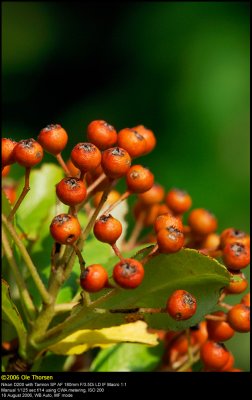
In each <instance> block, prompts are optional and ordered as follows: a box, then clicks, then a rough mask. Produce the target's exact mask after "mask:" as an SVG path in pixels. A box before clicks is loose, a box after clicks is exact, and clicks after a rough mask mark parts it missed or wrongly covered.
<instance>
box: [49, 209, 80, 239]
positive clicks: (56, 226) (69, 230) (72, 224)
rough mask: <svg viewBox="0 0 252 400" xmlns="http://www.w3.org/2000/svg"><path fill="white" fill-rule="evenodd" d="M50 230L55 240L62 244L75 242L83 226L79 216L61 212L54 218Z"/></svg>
mask: <svg viewBox="0 0 252 400" xmlns="http://www.w3.org/2000/svg"><path fill="white" fill-rule="evenodd" d="M50 232H51V235H52V237H53V238H54V240H55V242H57V243H61V244H72V243H74V242H75V241H76V240H77V239H78V238H79V236H80V234H81V226H80V224H79V221H78V219H77V218H75V217H74V216H73V215H70V214H59V215H57V216H56V217H54V218H53V220H52V222H51V225H50Z"/></svg>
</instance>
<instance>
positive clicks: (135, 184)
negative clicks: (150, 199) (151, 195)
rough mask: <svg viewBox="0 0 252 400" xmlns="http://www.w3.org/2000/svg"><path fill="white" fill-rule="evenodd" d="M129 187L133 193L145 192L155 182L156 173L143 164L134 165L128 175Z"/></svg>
mask: <svg viewBox="0 0 252 400" xmlns="http://www.w3.org/2000/svg"><path fill="white" fill-rule="evenodd" d="M126 182H127V186H128V189H129V190H130V191H131V192H133V193H144V192H147V190H150V189H151V188H152V186H153V184H154V175H153V174H152V173H151V172H150V170H148V169H147V168H144V167H143V166H142V165H133V166H132V167H131V168H130V169H129V171H128V172H127V175H126Z"/></svg>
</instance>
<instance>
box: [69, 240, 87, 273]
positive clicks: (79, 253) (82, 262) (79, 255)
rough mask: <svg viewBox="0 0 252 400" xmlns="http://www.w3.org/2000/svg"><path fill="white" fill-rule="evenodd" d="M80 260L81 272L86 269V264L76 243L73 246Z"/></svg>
mask: <svg viewBox="0 0 252 400" xmlns="http://www.w3.org/2000/svg"><path fill="white" fill-rule="evenodd" d="M71 246H72V247H73V249H74V251H75V253H76V255H77V257H78V259H79V263H80V270H81V272H82V271H83V270H84V269H85V265H86V262H85V261H84V258H83V257H82V254H81V251H80V250H79V248H78V247H77V245H76V244H75V243H72V245H71Z"/></svg>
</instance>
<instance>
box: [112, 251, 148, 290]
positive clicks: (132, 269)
mask: <svg viewBox="0 0 252 400" xmlns="http://www.w3.org/2000/svg"><path fill="white" fill-rule="evenodd" d="M113 278H114V281H115V282H116V283H117V285H119V286H120V287H122V288H124V289H135V288H136V287H137V286H139V285H140V284H141V283H142V281H143V278H144V267H143V265H142V264H141V263H140V262H139V261H137V260H134V259H133V258H125V260H123V261H120V262H119V263H118V264H116V265H115V266H114V269H113Z"/></svg>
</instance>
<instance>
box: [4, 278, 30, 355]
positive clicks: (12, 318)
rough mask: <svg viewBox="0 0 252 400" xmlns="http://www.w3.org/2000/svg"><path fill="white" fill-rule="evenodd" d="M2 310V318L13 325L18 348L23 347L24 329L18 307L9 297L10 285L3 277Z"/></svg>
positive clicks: (24, 339)
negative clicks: (17, 339) (18, 344)
mask: <svg viewBox="0 0 252 400" xmlns="http://www.w3.org/2000/svg"><path fill="white" fill-rule="evenodd" d="M2 311H3V317H2V318H3V319H4V320H5V321H7V322H9V323H11V324H12V325H14V327H15V329H16V331H17V334H18V338H19V343H20V348H21V349H22V348H24V347H25V341H26V329H25V326H24V323H23V321H22V318H21V317H20V314H19V312H18V309H17V307H16V306H15V304H14V303H13V301H12V299H11V295H10V286H9V285H8V283H7V282H6V281H5V280H4V279H2Z"/></svg>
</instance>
